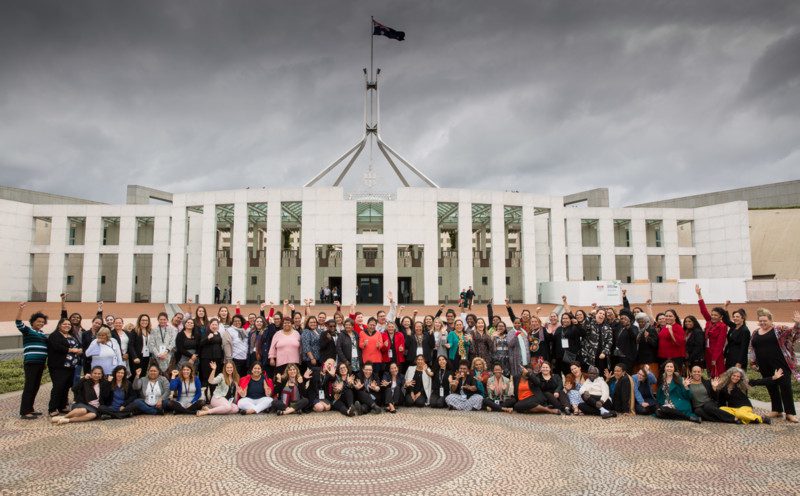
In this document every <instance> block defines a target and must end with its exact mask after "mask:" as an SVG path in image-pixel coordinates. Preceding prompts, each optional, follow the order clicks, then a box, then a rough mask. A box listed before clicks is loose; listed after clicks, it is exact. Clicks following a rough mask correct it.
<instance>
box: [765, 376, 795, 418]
mask: <svg viewBox="0 0 800 496" xmlns="http://www.w3.org/2000/svg"><path fill="white" fill-rule="evenodd" d="M761 372H762V373H761V375H763V376H764V377H772V374H774V373H775V371H774V370H773V371H772V372H770V373H767V371H765V370H762V371H761ZM767 392H769V399H770V400H771V402H772V411H773V412H785V413H786V415H796V414H797V412H796V411H795V408H794V398H793V395H792V374H791V373H790V371H789V370H787V369H785V368H784V369H783V377H781V378H780V379H778V380H777V381H775V382H773V383H772V384H770V385H769V386H767Z"/></svg>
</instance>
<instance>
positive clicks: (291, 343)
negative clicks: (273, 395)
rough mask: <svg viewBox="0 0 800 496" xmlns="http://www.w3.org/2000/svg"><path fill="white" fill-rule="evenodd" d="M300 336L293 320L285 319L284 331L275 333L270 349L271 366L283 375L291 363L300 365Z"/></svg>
mask: <svg viewBox="0 0 800 496" xmlns="http://www.w3.org/2000/svg"><path fill="white" fill-rule="evenodd" d="M300 347H301V344H300V334H299V333H298V332H297V331H295V330H294V324H293V323H292V320H291V319H286V318H284V319H283V330H282V331H281V332H278V333H275V336H274V337H273V338H272V344H271V345H270V348H269V364H270V365H271V366H272V367H275V372H276V373H282V372H283V371H284V368H286V365H287V364H289V363H300Z"/></svg>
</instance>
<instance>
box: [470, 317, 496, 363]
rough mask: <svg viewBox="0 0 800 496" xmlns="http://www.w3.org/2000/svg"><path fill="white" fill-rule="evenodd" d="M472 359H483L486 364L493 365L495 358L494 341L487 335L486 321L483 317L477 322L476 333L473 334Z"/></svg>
mask: <svg viewBox="0 0 800 496" xmlns="http://www.w3.org/2000/svg"><path fill="white" fill-rule="evenodd" d="M472 357H473V358H475V357H479V358H482V359H483V361H484V363H491V361H492V358H493V357H494V339H492V337H491V336H489V334H487V329H486V321H485V320H483V318H482V317H480V318H478V319H477V320H476V321H475V332H473V333H472Z"/></svg>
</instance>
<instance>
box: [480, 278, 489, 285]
mask: <svg viewBox="0 0 800 496" xmlns="http://www.w3.org/2000/svg"><path fill="white" fill-rule="evenodd" d="M481 284H483V285H484V286H488V285H489V277H488V276H483V277H481Z"/></svg>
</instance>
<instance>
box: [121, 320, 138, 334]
mask: <svg viewBox="0 0 800 496" xmlns="http://www.w3.org/2000/svg"><path fill="white" fill-rule="evenodd" d="M135 328H136V326H135V325H134V324H133V322H128V323H127V324H125V327H123V328H122V329H123V330H124V331H128V332H131V331H132V330H134V329H135Z"/></svg>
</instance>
